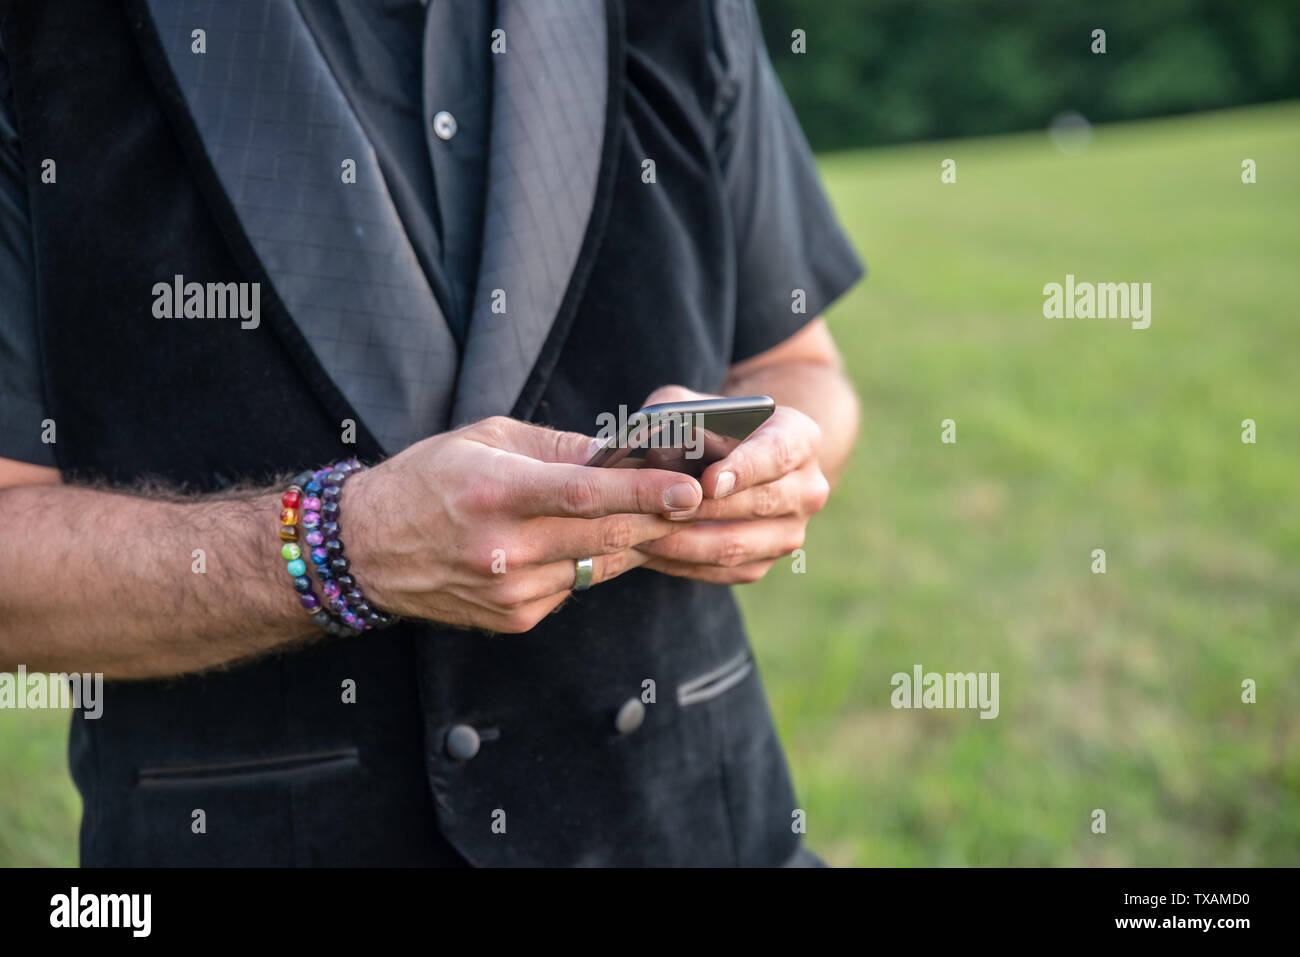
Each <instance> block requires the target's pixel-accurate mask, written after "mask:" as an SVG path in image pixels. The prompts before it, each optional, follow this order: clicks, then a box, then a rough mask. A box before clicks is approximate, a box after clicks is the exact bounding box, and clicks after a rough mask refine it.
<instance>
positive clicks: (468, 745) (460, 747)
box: [443, 724, 479, 761]
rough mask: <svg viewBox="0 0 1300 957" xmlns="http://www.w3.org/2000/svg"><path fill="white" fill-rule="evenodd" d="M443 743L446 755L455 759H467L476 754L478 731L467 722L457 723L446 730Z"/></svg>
mask: <svg viewBox="0 0 1300 957" xmlns="http://www.w3.org/2000/svg"><path fill="white" fill-rule="evenodd" d="M443 745H444V747H446V749H447V756H448V757H450V758H452V759H453V760H456V761H468V760H469V759H470V758H472V757H474V755H476V754H478V746H479V736H478V732H477V731H475V730H474V729H473V728H471V727H470V726H469V725H467V724H458V725H456V726H454V727H453V728H452V729H451V730H450V731H448V732H447V737H446V739H445V740H444V742H443Z"/></svg>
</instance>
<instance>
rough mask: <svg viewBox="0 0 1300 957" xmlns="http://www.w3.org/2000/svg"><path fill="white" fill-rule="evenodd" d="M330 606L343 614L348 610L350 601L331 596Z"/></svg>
mask: <svg viewBox="0 0 1300 957" xmlns="http://www.w3.org/2000/svg"><path fill="white" fill-rule="evenodd" d="M330 607H331V608H333V609H334V610H335V611H336V612H338V613H339V614H340V615H341V614H343V613H344V612H346V611H347V610H348V603H347V602H345V601H344V600H343V599H342V598H331V599H330Z"/></svg>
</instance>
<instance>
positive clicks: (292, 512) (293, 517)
mask: <svg viewBox="0 0 1300 957" xmlns="http://www.w3.org/2000/svg"><path fill="white" fill-rule="evenodd" d="M280 524H281V525H297V524H298V510H297V509H296V508H284V509H281V510H280Z"/></svg>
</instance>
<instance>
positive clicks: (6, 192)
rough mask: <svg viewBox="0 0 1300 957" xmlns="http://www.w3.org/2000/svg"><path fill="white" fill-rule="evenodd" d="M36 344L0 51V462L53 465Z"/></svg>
mask: <svg viewBox="0 0 1300 957" xmlns="http://www.w3.org/2000/svg"><path fill="white" fill-rule="evenodd" d="M40 368H41V367H40V361H39V358H38V350H37V344H36V290H35V284H34V278H33V273H32V237H31V223H30V220H29V218H28V212H27V187H26V184H25V183H24V180H23V163H22V153H21V152H20V150H19V142H18V129H17V123H16V122H15V117H14V109H13V97H12V95H11V91H10V88H9V65H8V62H7V61H6V60H5V55H4V49H3V48H2V47H0V458H7V459H16V460H18V461H21V462H31V463H33V464H35V465H49V466H54V465H55V460H54V450H53V447H52V446H50V445H47V444H45V443H43V442H42V441H41V422H42V420H43V419H44V418H45V411H44V400H43V398H42V389H41V378H40Z"/></svg>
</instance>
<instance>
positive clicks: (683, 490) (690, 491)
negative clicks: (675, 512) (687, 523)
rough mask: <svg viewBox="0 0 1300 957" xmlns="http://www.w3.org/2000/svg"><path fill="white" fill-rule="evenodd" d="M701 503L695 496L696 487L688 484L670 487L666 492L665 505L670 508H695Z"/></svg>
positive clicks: (681, 483)
mask: <svg viewBox="0 0 1300 957" xmlns="http://www.w3.org/2000/svg"><path fill="white" fill-rule="evenodd" d="M699 502H700V500H699V497H698V496H697V495H696V494H695V486H694V485H690V484H688V483H686V482H678V483H677V484H676V485H670V486H669V487H668V491H666V492H664V504H665V505H667V506H668V507H669V508H674V509H676V508H694V507H695V506H696V505H698V504H699Z"/></svg>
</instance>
